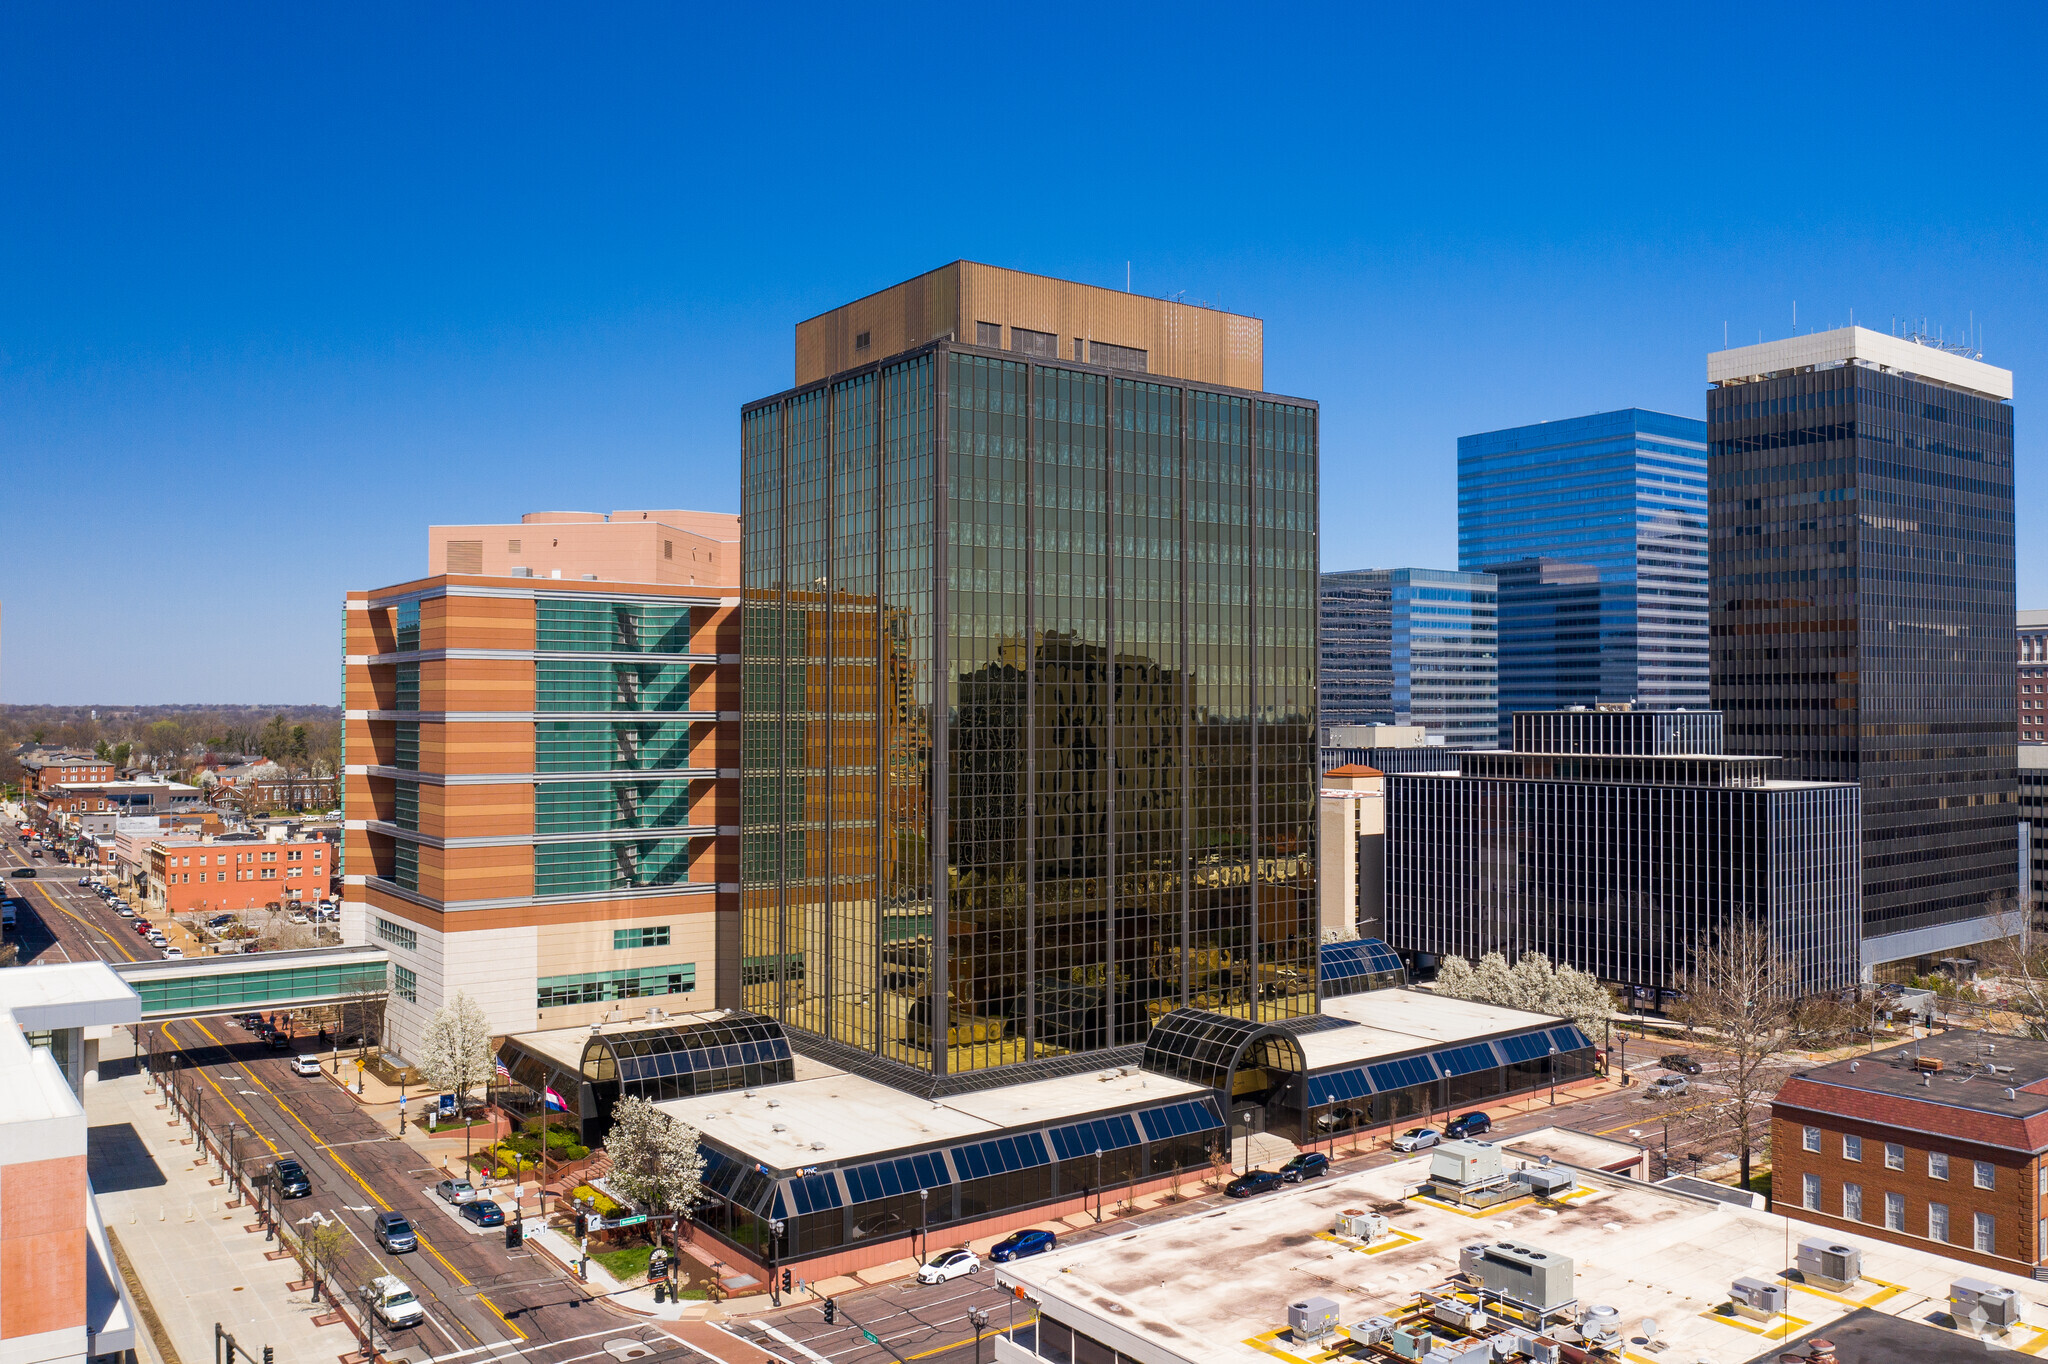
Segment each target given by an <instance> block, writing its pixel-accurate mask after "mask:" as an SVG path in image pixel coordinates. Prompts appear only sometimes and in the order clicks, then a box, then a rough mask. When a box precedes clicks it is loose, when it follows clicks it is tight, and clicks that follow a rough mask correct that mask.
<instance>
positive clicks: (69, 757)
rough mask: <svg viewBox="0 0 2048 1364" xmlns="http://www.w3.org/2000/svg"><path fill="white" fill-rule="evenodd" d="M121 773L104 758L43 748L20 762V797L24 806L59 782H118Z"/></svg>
mask: <svg viewBox="0 0 2048 1364" xmlns="http://www.w3.org/2000/svg"><path fill="white" fill-rule="evenodd" d="M120 776H121V774H120V772H119V771H118V770H117V769H116V768H115V767H114V764H113V763H111V762H109V761H108V760H107V759H105V758H96V757H94V756H93V755H92V754H90V753H87V752H83V751H77V752H74V751H71V750H68V749H45V750H43V751H42V752H40V753H33V754H29V755H27V756H25V757H23V758H22V760H21V797H22V803H23V804H24V805H27V804H29V803H31V802H33V801H34V800H35V798H36V797H37V796H38V795H39V794H41V793H42V792H43V791H45V790H47V789H48V788H50V787H52V786H55V785H57V784H59V783H64V784H67V785H70V784H78V783H85V782H102V781H118V780H119V779H120Z"/></svg>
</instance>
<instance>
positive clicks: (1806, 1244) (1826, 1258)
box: [1799, 1236, 1863, 1288]
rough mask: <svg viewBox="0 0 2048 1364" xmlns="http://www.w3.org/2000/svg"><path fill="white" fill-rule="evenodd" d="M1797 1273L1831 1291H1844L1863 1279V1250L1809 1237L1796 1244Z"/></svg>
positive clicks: (1821, 1237) (1822, 1237)
mask: <svg viewBox="0 0 2048 1364" xmlns="http://www.w3.org/2000/svg"><path fill="white" fill-rule="evenodd" d="M1799 1272H1800V1273H1801V1274H1804V1275H1805V1276H1806V1277H1807V1278H1808V1279H1811V1280H1817V1281H1819V1282H1821V1283H1824V1284H1826V1285H1828V1286H1829V1287H1831V1288H1847V1287H1848V1286H1849V1285H1850V1284H1852V1283H1855V1282H1856V1281H1857V1280H1858V1279H1860V1278H1862V1277H1863V1247H1861V1246H1852V1245H1845V1244H1843V1243H1842V1242H1840V1241H1830V1240H1828V1239H1827V1238H1826V1237H1825V1236H1809V1237H1807V1238H1806V1239H1805V1240H1804V1241H1801V1242H1800V1243H1799Z"/></svg>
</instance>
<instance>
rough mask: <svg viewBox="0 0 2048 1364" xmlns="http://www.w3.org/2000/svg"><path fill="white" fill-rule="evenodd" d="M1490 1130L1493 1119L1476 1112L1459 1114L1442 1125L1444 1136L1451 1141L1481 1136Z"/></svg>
mask: <svg viewBox="0 0 2048 1364" xmlns="http://www.w3.org/2000/svg"><path fill="white" fill-rule="evenodd" d="M1492 1130H1493V1119H1492V1118H1489V1117H1487V1116H1486V1114H1484V1113H1481V1112H1478V1111H1477V1110H1474V1111H1473V1112H1470V1113H1460V1114H1459V1115H1458V1116H1457V1117H1455V1118H1452V1119H1451V1120H1450V1121H1449V1122H1447V1123H1445V1124H1444V1135H1445V1136H1447V1137H1450V1138H1452V1139H1453V1140H1463V1139H1464V1138H1466V1137H1477V1136H1483V1135H1485V1134H1486V1133H1488V1132H1491V1131H1492Z"/></svg>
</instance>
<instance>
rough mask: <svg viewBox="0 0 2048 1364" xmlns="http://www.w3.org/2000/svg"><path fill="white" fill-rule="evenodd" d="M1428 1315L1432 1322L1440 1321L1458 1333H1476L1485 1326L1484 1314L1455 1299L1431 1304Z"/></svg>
mask: <svg viewBox="0 0 2048 1364" xmlns="http://www.w3.org/2000/svg"><path fill="white" fill-rule="evenodd" d="M1429 1315H1430V1317H1431V1319H1432V1320H1435V1321H1440V1322H1442V1323H1443V1324H1444V1325H1446V1326H1449V1327H1451V1328H1452V1329H1454V1330H1458V1331H1471V1332H1476V1331H1479V1330H1480V1329H1482V1328H1483V1327H1484V1326H1485V1325H1486V1313H1484V1312H1482V1311H1480V1310H1479V1309H1478V1308H1476V1307H1474V1306H1472V1305H1471V1304H1469V1303H1464V1302H1460V1301H1459V1300H1458V1299H1456V1298H1446V1299H1444V1300H1443V1301H1441V1302H1433V1303H1431V1304H1430V1305H1429Z"/></svg>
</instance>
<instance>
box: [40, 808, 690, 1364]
mask: <svg viewBox="0 0 2048 1364" xmlns="http://www.w3.org/2000/svg"><path fill="white" fill-rule="evenodd" d="M11 823H12V821H8V824H9V825H10V826H11ZM21 865H30V866H33V867H35V868H36V872H37V874H36V876H35V877H34V879H32V880H31V879H28V878H18V877H15V876H13V875H12V872H13V870H14V869H15V868H16V867H18V866H21ZM81 874H82V873H81V872H80V871H79V869H77V868H75V867H62V866H58V865H56V864H54V863H53V862H52V861H50V860H49V859H48V857H47V856H46V857H45V860H44V861H42V862H34V861H32V860H31V859H30V858H29V857H28V856H27V854H26V851H25V849H24V847H23V845H22V843H21V841H20V839H19V837H18V836H17V835H16V834H14V833H13V832H12V831H11V827H10V828H9V829H8V830H7V831H6V832H0V881H4V883H5V885H6V887H7V889H8V891H9V893H11V894H13V895H15V896H16V897H17V898H20V899H24V900H26V901H27V902H28V911H27V912H26V913H25V914H23V915H21V916H20V920H19V922H18V924H17V930H16V931H17V934H18V941H19V942H20V945H21V957H22V961H23V962H24V963H31V962H53V961H85V960H91V959H93V958H95V957H97V958H99V959H101V960H105V961H136V960H156V959H158V957H159V954H158V953H157V951H156V950H155V949H154V948H152V947H150V946H149V944H147V943H146V942H143V941H142V940H141V939H140V938H138V937H137V935H136V933H135V931H134V929H133V927H132V921H131V920H128V919H125V918H123V917H121V916H120V915H119V914H118V913H116V912H115V911H114V910H113V909H112V908H111V907H109V906H108V905H107V904H106V902H105V901H104V900H102V899H101V898H100V897H99V896H98V895H97V894H95V893H94V892H92V891H90V890H85V889H81V888H80V887H79V885H78V884H77V883H78V878H79V876H80V875H81ZM152 1031H155V1032H157V1033H159V1034H160V1036H161V1039H162V1040H160V1041H158V1042H157V1043H156V1044H155V1045H156V1046H157V1047H158V1048H160V1049H163V1050H168V1051H170V1052H172V1053H174V1054H175V1055H176V1056H177V1058H178V1063H179V1064H180V1065H181V1066H182V1067H183V1068H185V1069H187V1070H190V1071H196V1072H197V1073H198V1074H199V1075H200V1076H201V1077H202V1080H203V1083H204V1085H205V1088H204V1090H203V1091H202V1094H203V1098H202V1100H201V1117H202V1119H203V1120H204V1121H205V1122H207V1123H208V1124H209V1125H218V1124H219V1122H220V1121H221V1120H222V1119H223V1118H231V1120H232V1121H234V1122H236V1123H238V1124H239V1125H240V1127H241V1128H242V1129H243V1130H245V1131H246V1132H247V1133H248V1134H249V1135H248V1136H246V1137H242V1138H239V1139H238V1140H237V1142H236V1147H237V1151H238V1155H239V1158H240V1159H242V1160H243V1161H245V1162H252V1163H254V1164H255V1165H256V1166H258V1167H260V1166H262V1165H264V1164H267V1163H268V1162H269V1161H270V1160H272V1159H275V1158H276V1157H278V1156H283V1155H290V1156H292V1157H293V1158H295V1159H297V1160H298V1161H299V1163H300V1164H301V1165H303V1166H304V1167H305V1168H306V1172H307V1174H308V1175H309V1176H310V1178H311V1182H312V1185H313V1193H312V1195H311V1196H310V1197H307V1198H299V1199H292V1200H290V1201H288V1202H285V1203H284V1204H282V1205H281V1212H282V1214H283V1216H285V1217H286V1218H288V1219H289V1220H291V1221H293V1222H295V1223H310V1222H311V1221H313V1220H314V1219H315V1218H316V1217H324V1218H327V1219H332V1220H337V1221H339V1222H340V1223H341V1224H342V1225H343V1226H345V1227H347V1228H348V1229H349V1231H350V1232H351V1233H352V1235H353V1237H354V1240H355V1242H356V1246H355V1248H354V1249H353V1250H352V1252H351V1253H350V1258H349V1260H348V1262H347V1263H346V1265H345V1270H346V1275H345V1277H346V1282H348V1283H349V1284H351V1285H353V1284H357V1283H361V1282H362V1281H363V1280H364V1279H365V1278H367V1277H368V1276H369V1275H370V1274H373V1273H393V1274H397V1275H398V1276H399V1277H400V1278H402V1279H404V1280H405V1281H406V1282H407V1283H408V1284H410V1285H411V1286H412V1288H413V1291H414V1293H415V1294H416V1295H417V1296H418V1297H419V1299H420V1301H421V1303H422V1304H423V1305H424V1306H425V1308H426V1311H427V1321H426V1323H425V1324H424V1325H422V1326H420V1327H417V1328H414V1329H412V1330H409V1331H401V1332H399V1333H397V1339H395V1340H394V1341H392V1342H391V1343H390V1344H389V1345H387V1346H386V1349H387V1350H395V1351H402V1352H403V1354H404V1355H405V1357H407V1358H409V1359H412V1360H414V1361H424V1360H427V1359H435V1360H443V1361H451V1362H456V1364H501V1362H502V1364H512V1362H513V1361H526V1362H527V1364H567V1362H568V1361H570V1360H581V1359H588V1358H591V1357H592V1355H593V1352H595V1354H596V1355H597V1357H600V1358H605V1359H614V1358H621V1357H627V1356H625V1355H624V1354H622V1352H621V1351H620V1349H619V1348H618V1347H619V1346H620V1345H621V1344H622V1343H623V1342H632V1343H637V1344H639V1345H641V1346H644V1347H646V1348H649V1349H654V1350H661V1349H673V1348H675V1345H676V1342H675V1341H673V1340H672V1339H670V1338H669V1337H668V1336H667V1335H666V1334H665V1333H664V1332H662V1331H661V1330H660V1329H659V1327H658V1326H656V1325H655V1324H653V1323H651V1322H649V1321H647V1320H646V1319H645V1318H641V1317H636V1316H633V1315H631V1314H629V1313H626V1312H623V1311H620V1310H618V1309H616V1308H614V1307H611V1306H610V1305H609V1304H607V1303H606V1302H605V1301H604V1300H603V1299H602V1298H600V1297H593V1296H592V1295H591V1294H589V1293H588V1292H587V1291H586V1290H585V1289H584V1288H583V1287H581V1286H580V1285H578V1284H576V1283H574V1282H573V1281H571V1280H568V1279H566V1278H564V1277H563V1276H562V1275H561V1274H560V1273H559V1271H557V1270H556V1269H555V1268H554V1266H553V1265H552V1264H551V1263H550V1262H549V1261H547V1260H545V1259H543V1258H541V1257H540V1255H539V1253H538V1252H537V1251H535V1250H532V1249H531V1248H521V1249H520V1250H508V1249H507V1248H506V1246H505V1241H504V1232H503V1229H502V1228H492V1229H489V1230H475V1229H472V1228H471V1225H470V1224H469V1223H467V1222H464V1221H462V1220H460V1219H459V1218H456V1217H454V1216H452V1215H451V1214H450V1212H449V1210H448V1209H447V1207H446V1205H444V1204H442V1203H441V1202H440V1200H438V1199H436V1198H434V1197H433V1196H432V1195H431V1194H430V1193H429V1192H428V1190H429V1189H430V1188H431V1187H432V1184H433V1181H434V1180H436V1179H438V1178H440V1173H439V1172H438V1171H436V1170H433V1169H431V1168H430V1167H429V1166H428V1165H427V1164H426V1162H425V1159H424V1157H423V1156H422V1155H421V1154H420V1153H419V1152H418V1151H417V1150H415V1149H414V1148H413V1147H412V1146H410V1145H408V1144H407V1143H405V1142H402V1141H399V1140H397V1139H396V1138H395V1137H393V1136H391V1134H389V1133H388V1132H386V1131H385V1130H384V1128H383V1127H382V1126H381V1125H380V1124H379V1122H378V1121H377V1120H376V1119H375V1118H374V1117H372V1116H371V1115H370V1114H368V1113H367V1112H365V1111H364V1110H363V1109H361V1108H360V1107H358V1106H357V1104H356V1102H355V1101H354V1100H353V1099H352V1098H350V1097H349V1096H348V1095H347V1094H346V1093H344V1092H343V1091H342V1089H341V1088H340V1087H339V1086H338V1085H337V1084H335V1082H334V1081H333V1080H332V1079H329V1078H327V1077H325V1076H322V1077H320V1078H314V1077H311V1076H300V1075H296V1074H294V1073H293V1072H292V1067H291V1059H292V1055H293V1053H292V1052H290V1051H286V1052H274V1051H271V1050H270V1049H269V1048H268V1046H266V1045H265V1044H264V1043H263V1042H262V1040H261V1039H260V1038H258V1037H256V1036H254V1035H253V1034H251V1033H249V1032H246V1031H244V1030H243V1029H242V1028H241V1027H240V1026H239V1025H238V1024H237V1023H235V1022H234V1021H232V1020H230V1019H225V1018H209V1019H193V1020H184V1021H179V1022H175V1023H170V1024H166V1025H162V1026H161V1027H160V1028H155V1029H144V1040H143V1046H144V1047H145V1048H147V1047H148V1046H149V1045H150V1042H149V1040H148V1037H149V1034H150V1032H152ZM122 1050H123V1048H122V1045H121V1041H120V1038H119V1037H117V1039H116V1040H115V1042H113V1043H111V1044H109V1046H108V1048H107V1051H106V1052H105V1053H103V1055H102V1066H103V1069H106V1070H108V1071H109V1072H111V1070H112V1068H113V1067H116V1066H119V1065H121V1064H122V1063H123V1062H122ZM309 1050H310V1048H309ZM388 1209H395V1210H397V1211H399V1212H402V1213H404V1214H405V1215H406V1217H407V1219H408V1220H410V1221H411V1222H412V1223H413V1225H414V1227H415V1228H416V1229H417V1230H418V1232H419V1239H420V1248H419V1250H417V1251H414V1252H410V1253H407V1254H404V1255H396V1256H394V1255H387V1254H385V1253H383V1251H382V1250H381V1249H380V1248H378V1247H377V1245H376V1242H375V1240H374V1238H373V1237H372V1235H371V1223H372V1221H373V1219H374V1217H375V1216H376V1214H377V1213H379V1212H383V1211H386V1210H388ZM252 1220H254V1219H253V1218H252ZM380 1343H381V1337H380ZM607 1346H610V1347H612V1348H610V1349H607V1348H606V1347H607Z"/></svg>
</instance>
